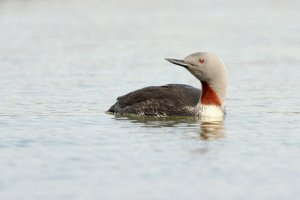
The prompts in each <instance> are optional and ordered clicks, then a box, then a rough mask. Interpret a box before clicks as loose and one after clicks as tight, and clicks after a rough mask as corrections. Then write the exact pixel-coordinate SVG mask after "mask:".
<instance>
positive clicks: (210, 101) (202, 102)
mask: <svg viewBox="0 0 300 200" xmlns="http://www.w3.org/2000/svg"><path fill="white" fill-rule="evenodd" d="M201 83H202V95H201V98H200V99H199V103H198V105H197V111H198V112H197V113H198V114H199V115H201V116H208V117H223V116H224V108H223V105H222V100H221V98H220V97H219V96H218V94H217V93H216V91H215V90H214V89H213V88H212V87H211V86H210V84H209V83H207V82H205V81H201Z"/></svg>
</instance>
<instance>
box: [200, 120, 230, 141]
mask: <svg viewBox="0 0 300 200" xmlns="http://www.w3.org/2000/svg"><path fill="white" fill-rule="evenodd" d="M200 124H201V126H200V127H201V132H200V136H201V138H202V139H203V140H215V139H219V138H223V137H224V135H225V132H224V120H216V119H211V120H204V119H202V120H201V122H200Z"/></svg>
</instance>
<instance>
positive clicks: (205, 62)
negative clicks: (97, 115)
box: [108, 52, 227, 117]
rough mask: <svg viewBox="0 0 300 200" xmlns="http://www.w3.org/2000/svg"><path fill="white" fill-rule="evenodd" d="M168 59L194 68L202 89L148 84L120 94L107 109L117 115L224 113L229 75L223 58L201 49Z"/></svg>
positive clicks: (221, 114)
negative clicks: (180, 58)
mask: <svg viewBox="0 0 300 200" xmlns="http://www.w3.org/2000/svg"><path fill="white" fill-rule="evenodd" d="M166 60H167V61H169V62H171V63H173V64H175V65H179V66H182V67H184V68H185V69H187V70H188V71H189V72H191V73H192V74H193V75H194V76H195V77H196V78H197V79H198V80H199V81H200V82H201V84H202V90H199V89H197V88H194V87H192V86H189V85H183V84H168V85H163V86H150V87H145V88H142V89H139V90H136V91H133V92H130V93H128V94H126V95H124V96H120V97H118V98H117V102H116V103H115V104H114V105H113V106H111V108H110V109H109V110H108V112H111V113H113V114H117V115H132V114H133V115H149V116H207V117H223V116H224V114H225V110H224V98H225V94H226V87H227V75H226V67H225V64H224V63H223V61H222V60H221V59H220V58H218V57H217V56H216V55H214V54H212V53H207V52H200V53H193V54H191V55H189V56H187V57H186V58H185V59H184V60H177V59H169V58H166Z"/></svg>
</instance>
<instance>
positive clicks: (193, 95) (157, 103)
mask: <svg viewBox="0 0 300 200" xmlns="http://www.w3.org/2000/svg"><path fill="white" fill-rule="evenodd" d="M200 94H201V91H200V90H199V89H197V88H194V87H192V86H189V85H183V84H169V85H163V86H150V87H145V88H142V89H139V90H136V91H133V92H130V93H128V94H126V95H124V96H120V97H118V99H117V100H118V101H117V102H116V103H115V104H114V105H113V106H112V107H111V108H110V109H109V110H108V112H112V113H115V114H121V115H122V114H137V115H156V116H161V115H181V116H184V115H194V108H195V106H196V105H197V103H198V101H199V97H200Z"/></svg>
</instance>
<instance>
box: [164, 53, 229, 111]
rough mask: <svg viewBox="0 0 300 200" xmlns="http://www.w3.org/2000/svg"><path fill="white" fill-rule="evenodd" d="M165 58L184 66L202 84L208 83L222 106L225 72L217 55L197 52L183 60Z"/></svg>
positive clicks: (225, 83)
mask: <svg viewBox="0 0 300 200" xmlns="http://www.w3.org/2000/svg"><path fill="white" fill-rule="evenodd" d="M166 60H167V61H169V62H171V63H173V64H176V65H179V66H182V67H184V68H186V69H187V70H188V71H189V72H191V73H192V74H193V75H194V76H195V77H196V78H197V79H198V80H199V81H200V82H201V83H202V86H203V85H204V84H208V85H209V86H210V87H211V88H212V89H213V91H214V92H215V93H216V94H217V96H218V97H219V99H220V100H221V103H222V106H223V102H224V98H225V95H226V89H227V74H226V67H225V64H224V63H223V61H222V60H221V59H220V58H219V57H217V56H216V55H215V54H212V53H208V52H198V53H193V54H191V55H189V56H187V57H185V58H184V60H178V59H169V58H166Z"/></svg>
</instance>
